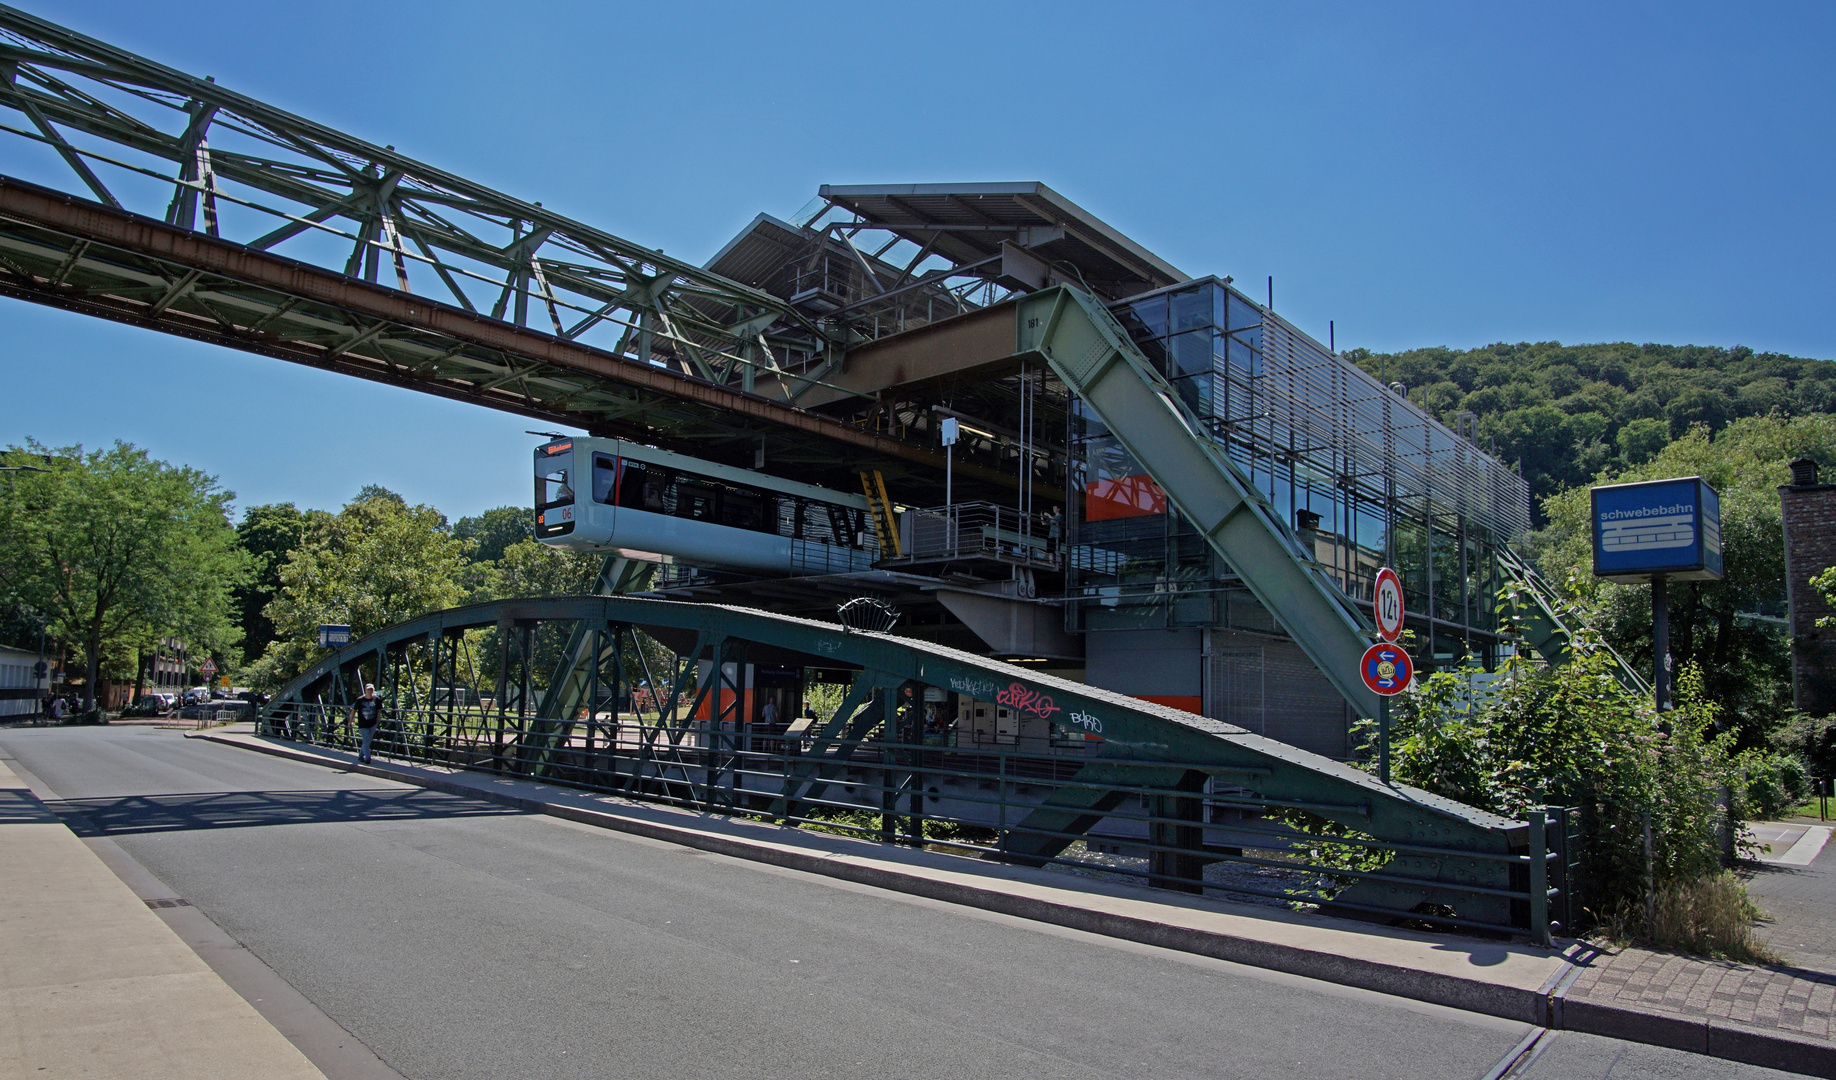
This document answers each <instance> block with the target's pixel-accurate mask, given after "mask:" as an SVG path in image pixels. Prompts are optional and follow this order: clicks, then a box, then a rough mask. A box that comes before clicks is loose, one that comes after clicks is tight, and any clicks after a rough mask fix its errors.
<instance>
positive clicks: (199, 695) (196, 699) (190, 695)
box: [184, 686, 210, 705]
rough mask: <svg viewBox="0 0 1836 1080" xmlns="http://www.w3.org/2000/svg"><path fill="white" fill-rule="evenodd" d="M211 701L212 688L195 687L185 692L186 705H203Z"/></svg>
mask: <svg viewBox="0 0 1836 1080" xmlns="http://www.w3.org/2000/svg"><path fill="white" fill-rule="evenodd" d="M209 700H210V687H208V686H194V687H192V688H191V689H189V690H187V691H185V698H184V703H185V704H187V705H202V704H204V703H205V702H207V701H209Z"/></svg>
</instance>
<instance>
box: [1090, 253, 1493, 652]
mask: <svg viewBox="0 0 1836 1080" xmlns="http://www.w3.org/2000/svg"><path fill="white" fill-rule="evenodd" d="M1114 311H1115V314H1116V316H1117V317H1118V319H1120V320H1121V322H1122V323H1123V325H1124V326H1125V327H1126V328H1127V329H1128V331H1129V334H1130V336H1131V338H1132V339H1133V340H1134V342H1135V344H1136V346H1137V347H1138V348H1140V349H1141V350H1142V352H1143V353H1144V354H1146V355H1147V357H1148V358H1149V359H1150V360H1151V361H1152V362H1153V363H1154V365H1155V366H1156V367H1157V368H1159V370H1160V371H1161V373H1162V374H1164V375H1165V376H1166V377H1167V378H1168V379H1169V380H1170V381H1171V382H1172V384H1173V386H1174V387H1175V388H1176V389H1177V390H1178V392H1179V396H1180V398H1181V399H1182V400H1183V401H1184V402H1185V403H1186V405H1187V406H1188V407H1189V408H1190V409H1191V410H1192V411H1193V413H1195V414H1196V415H1197V416H1198V418H1199V420H1200V422H1201V424H1202V425H1203V426H1204V427H1205V429H1206V430H1208V431H1209V432H1210V434H1211V435H1212V437H1213V438H1215V439H1217V440H1218V441H1219V442H1220V443H1221V444H1223V445H1224V446H1225V447H1226V448H1227V449H1228V451H1229V453H1230V455H1231V457H1232V458H1233V459H1234V460H1235V461H1236V463H1237V464H1238V466H1239V467H1241V468H1242V470H1243V472H1244V474H1245V475H1246V476H1247V477H1248V478H1249V480H1250V482H1251V484H1253V485H1254V487H1255V488H1256V490H1257V491H1259V492H1260V493H1261V494H1262V495H1263V496H1264V497H1265V498H1267V499H1268V501H1269V503H1270V505H1271V506H1272V507H1273V509H1274V512H1275V515H1276V516H1277V517H1279V518H1281V519H1282V520H1284V521H1286V522H1287V523H1288V524H1289V525H1291V526H1292V527H1293V528H1294V529H1295V531H1296V534H1297V535H1298V536H1299V537H1300V539H1301V543H1302V545H1303V546H1304V547H1306V548H1308V549H1309V550H1311V551H1312V553H1313V555H1314V558H1315V559H1316V560H1317V561H1318V563H1319V565H1320V566H1321V567H1322V568H1323V569H1324V570H1326V571H1327V573H1328V574H1329V575H1331V577H1332V578H1333V579H1334V580H1335V581H1337V582H1338V583H1339V585H1340V587H1341V588H1343V589H1344V590H1345V591H1346V593H1347V594H1349V595H1350V596H1351V597H1352V598H1353V599H1354V600H1356V601H1359V602H1362V603H1368V601H1369V599H1370V595H1371V589H1372V586H1373V582H1374V580H1375V577H1376V573H1377V570H1378V568H1380V567H1382V566H1385V565H1389V566H1393V567H1395V568H1396V570H1397V572H1398V573H1399V574H1400V575H1401V577H1402V579H1403V584H1404V590H1405V594H1406V595H1405V599H1406V601H1407V605H1408V607H1409V610H1410V612H1411V616H1412V618H1411V624H1412V628H1413V629H1414V630H1415V632H1416V634H1417V636H1418V638H1419V639H1420V641H1421V644H1422V646H1423V648H1422V649H1421V650H1420V654H1421V656H1422V657H1423V659H1424V660H1426V659H1427V657H1428V656H1430V655H1432V656H1434V657H1435V658H1436V660H1437V661H1439V662H1441V663H1450V662H1457V661H1458V660H1459V659H1460V658H1462V657H1464V656H1466V655H1468V654H1469V653H1470V654H1471V655H1472V656H1474V658H1475V659H1478V660H1481V661H1482V662H1485V663H1486V664H1487V665H1488V666H1490V665H1491V664H1493V663H1495V662H1496V660H1497V656H1498V652H1497V646H1498V643H1497V641H1496V639H1495V636H1494V635H1495V631H1496V629H1497V617H1496V612H1495V609H1496V601H1497V593H1498V589H1499V586H1500V583H1501V581H1502V577H1501V574H1500V571H1499V569H1498V565H1497V559H1496V557H1495V547H1496V545H1497V544H1499V543H1504V542H1509V541H1511V540H1514V539H1517V538H1518V537H1520V536H1521V535H1522V534H1523V532H1524V531H1525V530H1526V529H1527V528H1528V526H1529V494H1528V489H1527V488H1526V487H1525V485H1524V483H1523V481H1522V479H1521V478H1519V477H1518V476H1517V474H1515V473H1513V472H1511V471H1510V470H1508V469H1506V468H1504V467H1503V466H1502V465H1500V464H1499V463H1498V462H1497V461H1495V460H1493V459H1492V458H1491V457H1489V456H1488V455H1486V454H1485V453H1484V452H1482V451H1481V450H1479V449H1478V448H1477V447H1476V446H1474V445H1473V444H1472V443H1471V442H1469V441H1468V440H1466V439H1464V438H1461V437H1460V436H1458V435H1455V434H1454V433H1453V432H1451V431H1449V430H1448V429H1447V428H1445V427H1444V426H1442V425H1441V424H1440V423H1438V422H1437V421H1435V420H1434V419H1433V418H1432V417H1429V416H1428V415H1426V414H1425V413H1423V412H1422V411H1421V410H1420V409H1418V408H1416V407H1415V406H1413V405H1411V404H1410V403H1409V402H1408V401H1407V400H1406V399H1405V398H1403V397H1402V396H1400V395H1398V394H1396V393H1394V392H1393V391H1391V390H1388V389H1386V388H1385V387H1383V386H1382V385H1381V384H1380V383H1378V381H1377V380H1375V379H1373V378H1371V377H1370V376H1369V375H1367V374H1365V373H1364V372H1363V371H1361V370H1359V369H1358V368H1357V367H1356V366H1355V365H1353V364H1351V363H1349V362H1347V361H1344V360H1341V359H1339V358H1338V357H1336V356H1334V355H1332V354H1331V353H1330V352H1328V351H1327V350H1326V349H1324V348H1322V347H1321V346H1320V345H1319V344H1318V343H1317V342H1315V341H1313V340H1312V339H1311V338H1308V337H1307V336H1306V335H1305V334H1302V333H1301V332H1299V331H1298V330H1296V329H1295V328H1294V327H1293V326H1291V325H1289V324H1288V323H1287V322H1286V321H1285V320H1282V319H1280V318H1279V317H1276V316H1273V315H1272V314H1270V313H1269V312H1267V311H1265V310H1264V309H1263V308H1262V307H1261V306H1260V305H1258V304H1256V303H1254V302H1252V301H1250V300H1248V299H1247V298H1245V297H1244V296H1243V295H1242V294H1240V293H1238V292H1236V291H1235V290H1233V289H1231V288H1229V287H1228V286H1226V285H1225V284H1224V283H1222V282H1220V281H1218V280H1216V279H1206V280H1203V281H1198V282H1189V283H1186V284H1184V285H1181V286H1177V287H1175V288H1172V289H1167V290H1163V291H1161V292H1157V293H1153V294H1149V295H1147V296H1142V297H1135V298H1133V299H1131V300H1129V301H1126V302H1124V303H1122V304H1119V305H1117V306H1116V307H1115V309H1114ZM1070 427H1071V430H1070V432H1069V440H1070V446H1071V458H1072V461H1073V466H1074V467H1073V470H1072V477H1071V481H1070V486H1071V490H1070V491H1069V492H1068V493H1067V494H1068V496H1069V498H1068V500H1067V505H1068V506H1069V507H1070V508H1071V513H1070V514H1069V515H1068V516H1069V518H1070V530H1069V536H1068V540H1069V545H1068V547H1069V550H1068V553H1067V554H1068V558H1067V571H1068V581H1067V586H1068V592H1069V595H1070V598H1071V600H1072V604H1071V605H1070V607H1071V611H1072V616H1071V618H1072V621H1073V628H1074V629H1078V630H1092V631H1098V630H1107V629H1117V630H1120V629H1147V628H1152V627H1181V626H1188V627H1220V628H1234V629H1241V630H1251V631H1262V632H1271V631H1277V630H1278V627H1277V625H1276V623H1275V621H1274V619H1273V618H1272V617H1271V616H1270V614H1269V612H1267V611H1266V610H1264V609H1263V608H1262V607H1261V605H1260V604H1258V603H1257V602H1256V601H1255V600H1254V599H1253V598H1252V597H1251V596H1250V594H1249V593H1248V592H1247V590H1245V589H1244V588H1243V587H1242V585H1241V583H1240V582H1239V581H1238V580H1237V579H1236V578H1235V577H1234V575H1232V574H1231V572H1230V568H1229V567H1228V566H1225V565H1223V563H1222V562H1221V560H1219V559H1218V558H1217V557H1216V556H1215V555H1214V554H1212V552H1211V551H1210V549H1209V548H1208V547H1207V546H1206V545H1205V543H1204V541H1203V540H1202V539H1201V538H1200V537H1199V536H1198V534H1197V533H1196V531H1195V530H1193V529H1192V528H1191V526H1190V525H1188V524H1187V523H1186V522H1185V521H1183V520H1182V519H1181V518H1180V516H1179V514H1178V513H1177V512H1176V511H1174V510H1172V508H1170V507H1169V506H1168V505H1167V500H1166V497H1165V495H1164V494H1163V493H1162V492H1161V491H1160V488H1159V486H1158V485H1156V484H1155V483H1154V482H1153V481H1152V480H1151V479H1150V478H1149V477H1148V476H1147V475H1146V470H1145V469H1142V468H1141V467H1140V465H1139V464H1138V463H1137V462H1135V461H1134V460H1133V459H1132V458H1131V457H1130V455H1129V454H1128V453H1127V451H1125V450H1123V449H1122V448H1121V447H1120V446H1119V445H1118V444H1117V443H1116V440H1115V439H1114V438H1113V437H1112V436H1111V435H1110V434H1109V433H1108V431H1107V430H1105V429H1104V427H1103V425H1102V423H1101V421H1100V420H1098V419H1097V418H1096V417H1095V416H1093V415H1090V414H1089V413H1088V412H1087V411H1085V410H1082V409H1080V408H1077V407H1074V408H1073V410H1072V415H1071V419H1070ZM1430 615H1432V618H1430V617H1429V616H1430ZM1430 635H1432V645H1430V640H1431V637H1430Z"/></svg>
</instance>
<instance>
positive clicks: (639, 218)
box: [0, 0, 1836, 517]
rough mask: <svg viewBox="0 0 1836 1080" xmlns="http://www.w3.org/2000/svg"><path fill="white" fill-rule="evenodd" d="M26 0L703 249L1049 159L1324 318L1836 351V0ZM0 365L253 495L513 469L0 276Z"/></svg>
mask: <svg viewBox="0 0 1836 1080" xmlns="http://www.w3.org/2000/svg"><path fill="white" fill-rule="evenodd" d="M13 2H15V3H22V6H24V7H25V8H26V9H27V10H30V11H32V12H34V13H35V14H38V15H41V16H44V17H47V18H50V19H53V20H55V21H59V22H62V23H63V24H65V25H67V26H70V27H72V28H74V29H77V30H79V31H82V32H84V33H88V34H90V35H93V36H96V37H100V38H102V39H103V40H106V41H109V42H111V43H114V44H117V45H121V46H123V47H126V48H129V49H132V50H134V51H136V52H139V53H141V54H143V55H146V56H149V57H151V58H153V59H156V60H159V61H161V62H164V63H167V64H170V65H173V66H175V67H179V68H181V69H184V70H187V71H191V72H194V73H197V74H208V75H214V76H215V77H216V78H217V80H218V81H219V82H220V83H222V84H224V85H226V86H228V87H231V88H234V89H236V90H240V91H242V92H245V93H248V94H252V95H254V96H256V97H259V98H263V99H265V100H267V101H269V102H271V103H273V104H276V105H278V106H281V107H283V108H287V109H289V110H292V111H294V112H297V113H300V114H303V115H305V116H308V117H311V118H313V119H316V120H319V121H321V122H324V123H328V124H331V125H333V126H335V127H339V128H342V129H344V130H346V131H349V132H351V133H353V134H355V135H359V136H361V137H364V138H367V139H370V140H372V141H374V142H378V143H392V144H394V145H395V146H397V147H398V148H400V149H401V150H402V151H404V152H406V153H408V154H411V155H413V156H415V157H418V158H421V159H422V160H425V161H428V162H430V163H433V164H436V165H439V166H441V167H443V168H446V169H450V170H452V171H455V172H458V173H460V174H462V175H466V176H469V177H471V178H473V179H475V180H478V181H481V182H484V183H488V184H491V185H493V186H495V187H498V188H500V189H502V190H505V191H507V192H510V193H512V194H516V195H519V196H522V197H524V198H529V199H540V200H542V201H543V202H544V203H545V205H547V206H548V207H550V208H552V209H557V210H560V211H561V212H563V213H567V214H570V215H572V216H574V217H577V218H580V219H582V220H584V221H587V222H590V223H592V224H594V225H597V226H600V227H602V228H605V229H607V230H609V231H611V232H615V233H618V234H620V235H623V236H626V237H629V238H630V239H633V240H636V241H640V242H642V243H646V244H650V245H655V246H660V247H662V248H664V249H665V250H666V251H668V252H669V253H671V254H673V255H677V256H681V257H685V258H688V259H691V260H693V261H696V262H700V261H702V260H704V259H706V258H707V257H708V256H709V255H711V254H712V253H713V252H714V251H715V250H716V249H718V248H719V246H720V245H721V244H722V243H723V242H724V241H725V240H726V239H727V238H729V237H730V236H731V235H732V234H733V233H734V232H735V231H737V230H738V229H739V228H740V227H741V226H742V225H744V224H745V222H746V221H748V220H749V219H750V218H751V217H752V216H753V214H755V213H757V212H759V211H761V210H764V211H769V212H772V213H776V214H779V215H787V214H789V213H790V212H792V211H793V210H795V209H796V208H797V207H799V206H801V205H802V204H803V203H805V202H806V201H807V200H808V199H809V198H810V197H811V196H812V195H813V194H814V193H815V190H816V188H817V186H818V185H819V184H822V183H876V182H880V183H889V182H926V181H976V180H1035V179H1037V180H1042V181H1044V182H1046V183H1047V184H1050V185H1051V186H1052V187H1054V188H1056V189H1057V190H1058V191H1059V192H1061V193H1062V194H1064V195H1066V196H1067V197H1069V198H1071V199H1072V200H1073V201H1075V202H1078V203H1080V204H1081V205H1083V206H1084V207H1085V208H1086V209H1088V210H1090V211H1092V212H1094V213H1096V214H1097V215H1099V216H1101V217H1103V218H1105V219H1106V220H1108V221H1109V222H1110V223H1111V224H1112V225H1114V226H1116V227H1117V228H1119V229H1121V230H1122V231H1123V232H1125V233H1127V234H1128V235H1130V236H1131V237H1133V238H1134V239H1136V240H1137V241H1139V242H1141V243H1142V244H1144V245H1145V246H1147V247H1148V248H1149V249H1151V250H1153V251H1155V252H1156V253H1158V254H1160V255H1161V256H1163V257H1165V258H1166V259H1168V260H1169V261H1171V262H1172V263H1173V264H1174V265H1176V266H1178V267H1180V268H1181V269H1183V270H1185V271H1186V272H1188V273H1191V274H1195V275H1199V274H1207V273H1217V274H1232V275H1235V276H1236V278H1237V280H1238V282H1239V283H1240V284H1252V283H1253V284H1252V287H1251V290H1250V291H1252V292H1259V291H1260V284H1261V283H1262V282H1263V280H1264V278H1266V277H1267V276H1269V275H1273V276H1274V278H1275V303H1276V308H1277V310H1279V311H1281V312H1282V313H1283V314H1285V315H1287V316H1288V317H1289V318H1291V319H1293V320H1294V321H1296V322H1297V323H1298V324H1300V325H1301V326H1302V327H1303V328H1305V329H1307V330H1309V331H1311V332H1313V333H1315V334H1316V336H1318V337H1320V338H1322V339H1324V338H1325V336H1326V325H1327V320H1329V319H1330V320H1333V321H1335V322H1336V324H1337V329H1338V342H1339V344H1340V346H1341V347H1351V346H1360V345H1361V346H1365V347H1369V348H1373V349H1401V348H1410V347H1415V346H1422V345H1451V346H1456V347H1466V346H1473V345H1481V344H1485V343H1488V342H1493V341H1500V340H1505V341H1522V340H1536V341H1547V340H1558V341H1565V342H1571V343H1572V342H1586V341H1607V340H1631V341H1652V342H1665V343H1695V344H1712V345H1734V344H1745V345H1749V346H1752V347H1753V348H1756V349H1761V350H1774V351H1780V352H1787V353H1793V354H1796V355H1802V356H1814V357H1824V358H1829V357H1836V324H1833V323H1832V320H1831V319H1830V318H1829V317H1828V307H1829V300H1828V298H1829V297H1830V296H1832V295H1836V288H1833V286H1836V269H1833V268H1832V258H1831V252H1832V240H1833V239H1836V227H1833V226H1836V221H1833V219H1836V202H1833V199H1832V191H1833V190H1836V189H1833V188H1832V185H1831V179H1832V174H1833V172H1836V170H1833V168H1832V166H1833V165H1836V161H1833V160H1832V158H1833V157H1836V151H1833V149H1832V148H1833V147H1836V141H1833V140H1832V138H1831V135H1832V126H1833V125H1832V113H1833V112H1836V86H1832V83H1836V66H1833V65H1831V64H1830V62H1829V60H1830V57H1831V56H1832V55H1833V50H1832V45H1833V44H1836V41H1833V39H1836V6H1832V5H1828V4H1816V5H1813V4H1791V3H1773V4H1764V5H1725V4H1723V5H1705V4H1682V3H1668V4H1621V5H1602V4H1597V3H1596V4H1572V5H1567V4H1550V3H1545V4H1537V5H1493V4H1477V5H1475V4H1443V5H1435V4H1382V5H1373V4H1326V3H1314V4H1288V5H1269V4H1244V5H1236V4H1223V3H1217V4H1198V5H1165V4H1130V5H1118V4H1094V3H1093V4H1076V3H1060V4H1050V5H1037V6H1023V5H1011V4H998V3H994V4H991V3H977V4H954V3H926V4H922V5H918V4H862V3H845V4H841V3H838V4H811V5H788V4H787V5H766V4H748V5H724V4H697V3H673V4H655V3H651V4H645V5H615V4H586V3H582V4H540V3H517V4H509V3H468V2H463V0H457V2H451V3H444V4H386V3H381V2H366V3H338V2H323V0H322V2H318V3H315V4H313V5H311V6H310V7H303V6H301V5H299V4H297V3H288V4H282V3H263V2H259V0H242V2H235V3H224V2H216V0H193V2H191V3H188V4H186V5H185V11H184V14H183V15H182V16H181V17H174V16H173V14H172V9H171V8H170V7H169V6H161V5H154V4H146V3H127V2H114V0H110V2H88V0H68V2H63V3H44V2H33V0H13ZM7 153H8V149H7V148H6V147H5V146H0V172H5V171H7V165H6V157H5V155H6V154H7ZM0 378H3V379H4V381H5V385H6V386H7V388H8V389H7V393H6V394H5V395H4V398H3V399H0V400H3V401H4V402H5V404H4V405H3V406H0V442H7V443H16V442H19V441H21V440H22V439H23V438H24V437H25V436H27V435H31V436H34V437H37V438H38V439H40V440H41V441H45V442H48V443H53V444H68V443H73V442H81V443H85V444H88V445H97V444H103V443H107V442H108V441H110V440H113V439H116V438H120V439H126V440H128V441H130V442H133V443H136V444H138V445H141V446H145V447H147V448H149V449H150V450H152V451H153V452H154V453H155V454H156V455H157V456H159V457H162V458H165V459H167V460H171V461H176V462H183V463H186V464H190V465H194V466H197V467H200V468H203V469H205V470H207V471H209V472H211V473H213V474H215V475H217V476H218V477H219V478H220V480H221V481H222V483H223V484H224V485H225V486H226V487H228V488H230V489H233V490H234V491H236V492H237V493H238V495H239V497H240V501H241V502H242V503H243V504H245V505H247V504H252V503H257V502H268V501H294V502H298V503H300V504H301V505H303V506H318V507H335V506H337V505H339V504H341V503H342V502H343V501H344V500H346V499H348V498H349V497H350V496H351V495H353V494H354V493H355V492H356V491H357V489H358V488H359V487H361V486H362V485H363V484H365V483H380V484H384V485H387V486H389V487H392V488H394V489H396V490H398V491H400V492H402V493H403V494H405V495H407V496H408V497H409V498H410V500H411V501H425V502H430V503H433V504H434V505H436V506H438V507H440V508H441V509H442V510H444V511H446V512H447V513H448V514H450V515H453V516H455V517H456V516H458V515H460V514H466V513H476V512H478V511H479V510H482V509H484V508H487V507H490V506H494V505H499V504H502V503H507V502H509V503H522V502H524V501H526V500H527V499H528V497H529V492H528V486H529V482H528V479H527V476H528V461H529V447H530V446H531V445H532V444H533V442H534V441H535V440H532V439H531V438H529V437H528V436H525V435H524V434H522V432H523V430H524V429H525V428H527V427H530V426H532V425H531V424H530V423H528V422H527V421H524V420H521V419H519V418H516V417H512V416H507V415H503V414H498V413H492V412H488V411H485V410H480V409H476V408H471V407H468V406H463V405H458V404H453V403H448V402H443V401H438V400H435V399H432V398H427V397H422V396H420V395H415V394H410V393H407V392H405V391H398V390H394V389H391V388H387V387H382V386H376V385H372V384H368V383H363V382H359V381H356V380H351V379H346V378H341V377H338V376H333V375H327V374H323V373H320V372H315V371H311V370H307V369H304V368H299V367H295V366H292V365H288V364H285V363H282V362H279V361H275V360H270V359H265V358H261V357H255V356H248V355H243V354H239V353H233V352H229V351H226V350H222V349H217V348H213V347H210V346H206V345H201V344H196V343H191V342H186V341H180V340H177V339H173V338H167V337H163V336H160V335H157V334H153V333H150V332H145V331H139V330H133V329H129V328H125V327H119V326H114V325H110V324H104V323H101V322H99V321H95V320H89V319H84V318H81V317H78V316H74V315H67V314H63V313H60V312H55V311H50V310H47V309H42V308H37V307H33V306H29V305H25V304H21V303H17V302H14V301H5V300H0ZM534 426H540V425H534Z"/></svg>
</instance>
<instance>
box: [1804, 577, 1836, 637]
mask: <svg viewBox="0 0 1836 1080" xmlns="http://www.w3.org/2000/svg"><path fill="white" fill-rule="evenodd" d="M1810 587H1811V588H1813V589H1816V590H1817V595H1819V596H1821V597H1823V602H1824V603H1826V604H1828V605H1829V606H1830V607H1833V608H1836V566H1830V567H1825V568H1824V570H1823V572H1822V573H1820V574H1818V575H1817V576H1815V577H1813V578H1811V579H1810ZM1817 625H1818V626H1821V627H1832V626H1836V615H1825V616H1824V617H1823V618H1821V619H1818V620H1817Z"/></svg>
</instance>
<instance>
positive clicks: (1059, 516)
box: [1045, 506, 1065, 552]
mask: <svg viewBox="0 0 1836 1080" xmlns="http://www.w3.org/2000/svg"><path fill="white" fill-rule="evenodd" d="M1045 526H1046V550H1047V551H1054V552H1055V551H1057V550H1058V544H1059V541H1061V540H1063V539H1064V536H1065V511H1064V509H1063V508H1062V507H1058V506H1054V507H1052V512H1051V513H1049V514H1047V515H1046V516H1045Z"/></svg>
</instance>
